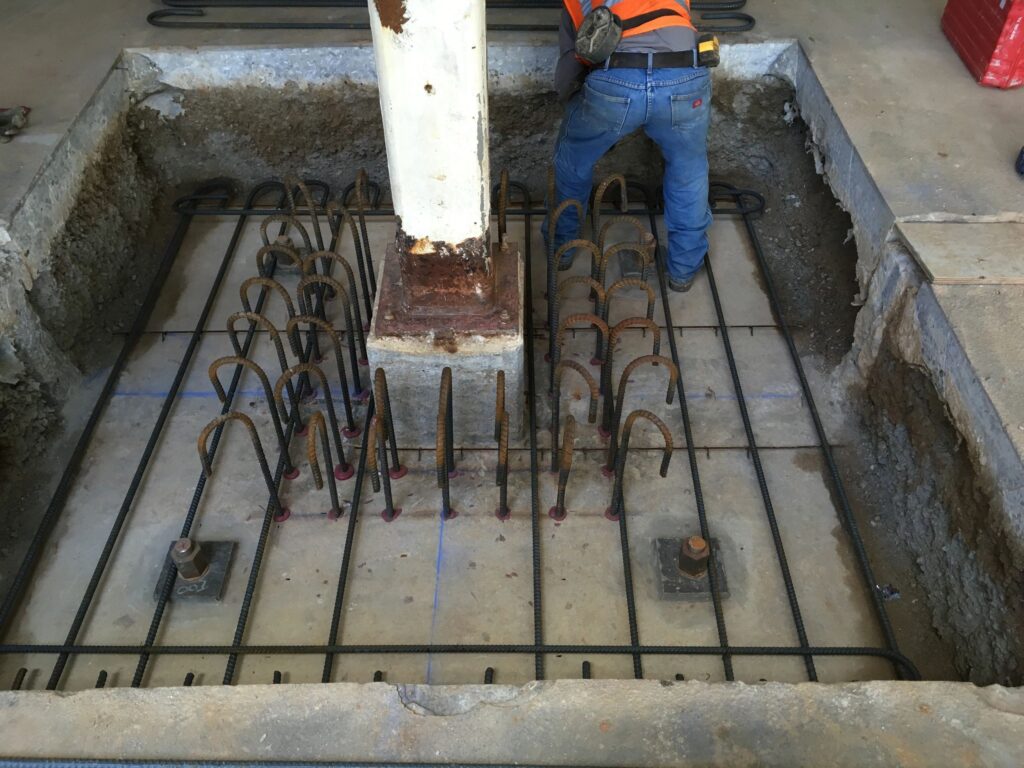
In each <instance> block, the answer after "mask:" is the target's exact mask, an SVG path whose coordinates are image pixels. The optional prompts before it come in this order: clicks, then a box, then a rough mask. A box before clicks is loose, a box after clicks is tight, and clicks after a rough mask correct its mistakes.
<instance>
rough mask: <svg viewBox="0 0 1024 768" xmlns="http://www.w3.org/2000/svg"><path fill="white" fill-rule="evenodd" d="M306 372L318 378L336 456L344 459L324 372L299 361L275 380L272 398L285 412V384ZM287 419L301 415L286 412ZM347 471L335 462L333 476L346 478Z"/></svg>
mask: <svg viewBox="0 0 1024 768" xmlns="http://www.w3.org/2000/svg"><path fill="white" fill-rule="evenodd" d="M303 373H304V374H306V375H309V376H315V377H316V378H318V379H319V380H320V387H321V388H322V389H323V393H324V402H325V403H326V405H327V420H328V422H329V423H330V425H331V432H332V433H333V434H334V444H335V446H336V448H337V451H338V457H339V458H340V459H341V460H342V461H344V456H345V448H344V446H343V445H342V442H341V432H340V430H339V429H338V416H337V414H336V413H335V410H334V398H332V397H331V387H330V385H329V384H328V383H327V377H326V376H324V372H323V371H322V370H320V368H318V367H317V366H315V365H313V364H312V363H299V364H298V365H293V366H292V367H291V368H289V369H288V370H287V371H285V372H284V373H282V374H281V378H279V379H278V380H277V384H275V385H274V399H275V400H276V401H277V407H278V408H279V409H280V410H281V413H282V414H285V407H284V398H283V397H282V390H283V389H284V386H285V384H287V383H288V381H290V380H291V379H293V378H295V377H296V376H298V375H300V374H303ZM286 417H287V418H288V419H289V420H292V419H299V418H301V416H300V415H299V413H298V412H295V411H293V412H292V413H289V414H286ZM346 472H347V467H346V466H345V465H342V464H337V465H336V466H335V467H334V476H335V477H337V478H338V479H339V480H344V479H346V478H345V477H343V475H345V473H346Z"/></svg>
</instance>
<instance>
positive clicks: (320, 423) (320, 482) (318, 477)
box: [306, 411, 354, 520]
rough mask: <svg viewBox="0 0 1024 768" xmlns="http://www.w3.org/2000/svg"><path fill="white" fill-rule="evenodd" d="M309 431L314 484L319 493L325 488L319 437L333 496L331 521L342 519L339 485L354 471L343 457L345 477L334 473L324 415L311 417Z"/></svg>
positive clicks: (308, 459)
mask: <svg viewBox="0 0 1024 768" xmlns="http://www.w3.org/2000/svg"><path fill="white" fill-rule="evenodd" d="M308 423H309V431H308V432H307V433H306V460H307V461H308V462H309V471H310V472H311V473H312V474H313V484H314V485H315V486H316V489H317V490H318V491H319V490H320V489H321V488H323V487H324V478H323V475H322V474H321V472H320V458H319V457H318V456H317V455H316V440H317V437H318V436H319V438H320V443H321V445H323V449H324V464H325V466H326V467H327V489H328V491H329V492H330V494H331V508H330V509H329V510H327V518H328V519H329V520H337V519H338V518H339V517H341V514H342V513H341V503H340V502H339V501H338V483H337V481H338V480H339V479H340V480H347V479H348V478H350V477H352V475H353V474H354V470H353V469H352V465H351V464H348V463H347V462H346V461H345V459H344V457H341V459H340V462H339V463H340V464H341V465H343V466H346V467H347V468H348V472H347V473H344V476H343V477H340V478H339V477H338V476H337V475H336V474H335V473H334V471H333V463H334V459H333V458H332V457H331V438H330V436H329V435H328V434H327V423H326V422H325V421H324V415H323V414H322V413H320V411H316V412H315V413H313V414H312V415H310V417H309V422H308Z"/></svg>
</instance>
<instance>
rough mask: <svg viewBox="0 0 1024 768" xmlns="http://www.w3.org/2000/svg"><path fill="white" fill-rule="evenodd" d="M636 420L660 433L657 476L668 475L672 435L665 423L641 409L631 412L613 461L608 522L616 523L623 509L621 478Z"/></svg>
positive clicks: (607, 514)
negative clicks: (663, 442) (661, 446)
mask: <svg viewBox="0 0 1024 768" xmlns="http://www.w3.org/2000/svg"><path fill="white" fill-rule="evenodd" d="M638 419H646V420H647V421H649V422H651V423H652V424H653V425H654V426H656V427H657V428H658V431H660V432H661V436H662V439H663V440H664V441H665V447H664V450H663V451H662V457H661V468H660V469H659V471H658V474H659V475H661V476H662V477H665V476H666V475H668V465H669V462H670V461H671V460H672V448H673V445H672V433H671V432H670V431H669V428H668V427H667V426H665V422H663V421H662V420H661V419H659V418H658V417H657V416H655V415H654V414H653V413H651V412H650V411H645V410H643V409H638V410H635V411H632V412H631V413H630V414H629V416H627V417H626V424H625V426H623V428H622V447H621V448H620V449H619V451H618V455H617V456H616V460H615V484H614V486H613V487H612V502H611V504H610V505H609V506H608V509H607V510H605V517H607V518H608V519H609V520H616V521H617V520H618V519H619V518H620V517H621V515H622V513H623V512H624V509H625V508H624V505H623V490H622V481H623V476H624V475H625V469H626V458H627V456H628V454H629V438H630V434H631V433H632V431H633V425H634V424H635V423H636V422H637V420H638Z"/></svg>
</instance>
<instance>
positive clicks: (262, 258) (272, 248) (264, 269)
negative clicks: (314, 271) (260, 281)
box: [256, 243, 302, 277]
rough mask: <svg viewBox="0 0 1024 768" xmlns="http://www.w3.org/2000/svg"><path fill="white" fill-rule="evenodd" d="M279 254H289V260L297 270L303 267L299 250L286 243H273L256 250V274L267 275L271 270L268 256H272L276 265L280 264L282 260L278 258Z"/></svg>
mask: <svg viewBox="0 0 1024 768" xmlns="http://www.w3.org/2000/svg"><path fill="white" fill-rule="evenodd" d="M278 254H284V255H285V256H287V257H288V261H289V262H290V263H291V265H292V266H293V267H295V269H296V270H299V269H301V268H302V257H301V256H299V252H298V251H296V250H295V249H294V248H292V247H291V246H289V245H286V244H284V243H271V244H270V245H264V246H263V247H262V248H260V249H259V250H258V251H256V274H258V275H260V276H262V277H266V276H267V275H268V273H269V272H270V270H269V269H268V266H267V256H270V257H272V260H273V262H274V266H275V267H277V266H280V264H281V260H280V259H279V258H278Z"/></svg>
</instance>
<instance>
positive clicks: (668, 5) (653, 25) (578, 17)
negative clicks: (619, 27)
mask: <svg viewBox="0 0 1024 768" xmlns="http://www.w3.org/2000/svg"><path fill="white" fill-rule="evenodd" d="M562 2H563V4H564V5H565V9H566V10H567V11H568V12H569V15H570V16H571V17H572V24H573V26H574V27H575V28H576V29H579V28H580V24H582V23H583V17H584V16H586V15H587V14H588V13H590V11H591V10H593V9H594V8H596V7H597V6H599V5H607V6H608V9H609V10H610V11H611V12H612V13H614V14H615V15H616V16H618V17H619V18H620V19H622V21H623V22H627V21H629V20H630V19H636V18H639V17H641V16H644V15H645V14H648V13H654V12H657V11H666V10H667V11H673V12H674V13H672V14H666V15H664V16H659V17H658V18H656V19H653V20H651V21H649V22H646V23H644V24H640V25H639V26H636V27H634V28H633V29H627V30H625V31H624V32H623V33H622V36H623V37H633V36H634V35H641V34H643V33H644V32H650V31H651V30H653V29H662V28H663V27H689V28H690V29H695V27H694V26H693V21H691V19H690V0H562Z"/></svg>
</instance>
